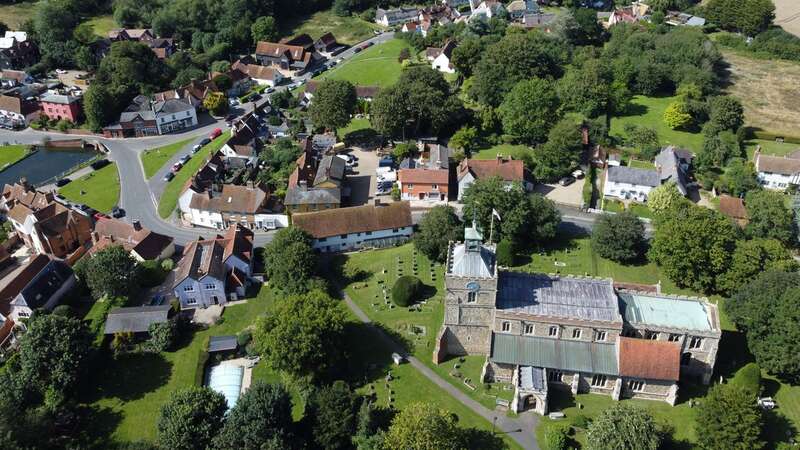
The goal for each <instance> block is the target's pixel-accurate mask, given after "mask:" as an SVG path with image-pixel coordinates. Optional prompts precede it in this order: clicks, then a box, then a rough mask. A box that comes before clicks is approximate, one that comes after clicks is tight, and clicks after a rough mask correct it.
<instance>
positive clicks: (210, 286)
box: [204, 283, 217, 291]
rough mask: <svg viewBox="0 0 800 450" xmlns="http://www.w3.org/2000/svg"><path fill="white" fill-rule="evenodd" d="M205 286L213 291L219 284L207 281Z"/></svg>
mask: <svg viewBox="0 0 800 450" xmlns="http://www.w3.org/2000/svg"><path fill="white" fill-rule="evenodd" d="M204 287H205V289H206V290H207V291H212V290H214V289H216V288H217V285H216V284H214V283H206V285H205V286H204Z"/></svg>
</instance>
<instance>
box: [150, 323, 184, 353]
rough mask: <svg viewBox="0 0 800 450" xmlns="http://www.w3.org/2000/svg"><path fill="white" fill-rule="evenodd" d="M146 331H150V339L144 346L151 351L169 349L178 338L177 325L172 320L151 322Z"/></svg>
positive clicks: (156, 351) (157, 351)
mask: <svg viewBox="0 0 800 450" xmlns="http://www.w3.org/2000/svg"><path fill="white" fill-rule="evenodd" d="M147 332H148V333H150V339H148V341H147V344H146V347H147V349H148V350H149V351H151V352H153V353H159V352H163V351H166V350H169V349H170V348H171V347H172V346H173V345H174V344H175V341H176V340H177V339H178V326H177V324H176V322H175V321H174V320H168V321H166V322H162V323H152V324H150V327H149V328H148V329H147Z"/></svg>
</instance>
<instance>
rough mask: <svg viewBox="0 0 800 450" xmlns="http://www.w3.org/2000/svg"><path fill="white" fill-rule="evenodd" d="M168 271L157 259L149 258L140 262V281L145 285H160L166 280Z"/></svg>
mask: <svg viewBox="0 0 800 450" xmlns="http://www.w3.org/2000/svg"><path fill="white" fill-rule="evenodd" d="M166 277H167V273H166V272H165V271H164V270H163V269H162V267H161V264H160V263H159V262H158V261H156V260H147V261H142V262H141V263H139V283H140V284H141V285H142V286H144V287H153V286H158V285H159V284H161V283H163V282H164V279H165V278H166Z"/></svg>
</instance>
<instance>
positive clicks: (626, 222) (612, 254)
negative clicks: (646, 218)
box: [592, 211, 647, 262]
mask: <svg viewBox="0 0 800 450" xmlns="http://www.w3.org/2000/svg"><path fill="white" fill-rule="evenodd" d="M644 231H645V230H644V223H642V221H641V220H639V218H638V217H636V216H635V215H633V214H632V213H630V212H628V211H624V212H621V213H619V214H615V215H610V214H608V215H603V216H600V218H599V219H598V220H597V222H596V223H595V227H594V230H593V231H592V249H593V250H594V251H596V252H597V253H598V254H599V255H600V256H602V257H603V258H607V259H610V260H612V261H616V262H629V261H635V260H637V259H639V258H641V257H642V256H643V254H644V251H645V248H646V246H647V240H646V238H645V234H644Z"/></svg>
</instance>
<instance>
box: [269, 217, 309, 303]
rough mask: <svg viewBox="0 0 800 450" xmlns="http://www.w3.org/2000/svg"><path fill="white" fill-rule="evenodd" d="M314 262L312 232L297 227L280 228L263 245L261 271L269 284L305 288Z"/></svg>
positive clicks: (294, 290) (290, 289)
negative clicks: (310, 233) (268, 241)
mask: <svg viewBox="0 0 800 450" xmlns="http://www.w3.org/2000/svg"><path fill="white" fill-rule="evenodd" d="M315 266H316V258H315V256H314V250H313V249H312V248H311V236H309V235H308V233H306V232H305V231H303V230H301V229H300V228H297V227H287V228H281V229H280V230H278V232H277V233H275V236H274V237H273V239H272V242H270V243H269V244H267V245H265V246H264V271H265V273H266V275H267V277H268V278H269V281H270V285H272V286H274V287H275V288H277V289H280V290H282V291H284V292H286V293H289V294H298V293H302V292H306V291H307V290H308V281H309V280H310V279H311V278H312V277H313V276H314V273H315Z"/></svg>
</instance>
